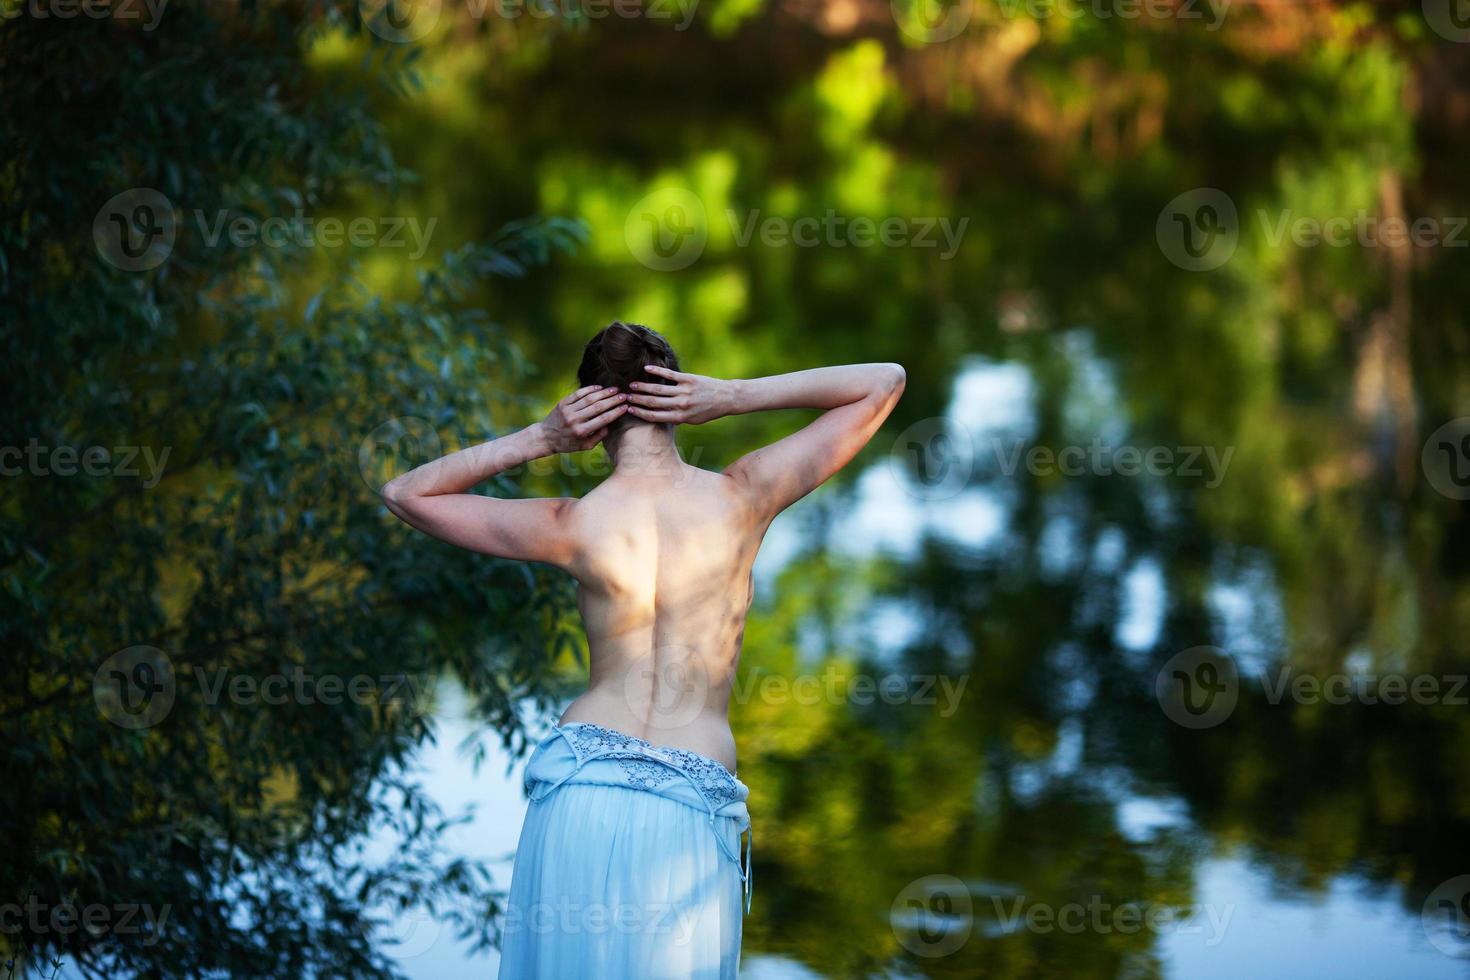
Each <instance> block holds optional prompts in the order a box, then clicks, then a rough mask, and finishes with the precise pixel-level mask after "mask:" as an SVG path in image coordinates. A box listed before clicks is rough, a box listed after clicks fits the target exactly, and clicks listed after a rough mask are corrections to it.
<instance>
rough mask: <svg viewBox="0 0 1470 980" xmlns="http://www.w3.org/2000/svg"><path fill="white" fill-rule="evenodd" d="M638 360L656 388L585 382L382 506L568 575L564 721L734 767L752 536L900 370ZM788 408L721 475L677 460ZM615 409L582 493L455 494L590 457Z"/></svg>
mask: <svg viewBox="0 0 1470 980" xmlns="http://www.w3.org/2000/svg"><path fill="white" fill-rule="evenodd" d="M617 326H619V327H620V328H621V329H622V330H623V331H624V332H626V331H627V330H629V329H631V328H629V327H627V325H623V324H618V325H617ZM608 329H609V330H611V329H613V328H611V327H609V328H608ZM640 329H643V330H645V331H646V329H647V328H640ZM640 343H642V341H640ZM638 363H639V364H640V365H642V370H644V371H647V372H649V374H650V375H652V376H655V377H657V378H661V379H663V380H662V381H660V382H656V383H655V382H654V381H638V380H632V381H626V382H625V383H624V385H623V387H622V388H620V387H609V386H604V385H600V384H589V385H588V386H587V387H584V388H582V389H579V390H578V391H575V392H573V393H572V394H570V395H568V396H566V397H565V398H563V399H562V400H561V401H559V402H558V403H557V405H556V407H555V408H553V409H552V411H551V413H550V414H549V415H547V417H546V419H545V420H544V421H542V422H539V423H536V424H534V425H530V426H527V427H526V428H524V429H521V430H520V431H519V432H514V433H511V434H508V435H505V436H502V437H500V438H498V439H493V440H491V441H489V442H486V443H482V444H480V445H478V446H472V447H470V448H468V449H462V450H460V451H458V452H455V453H450V454H449V455H447V456H444V457H442V458H440V459H437V460H434V461H433V462H430V463H425V464H424V465H423V466H420V467H417V468H416V469H414V470H411V471H410V472H408V473H406V474H404V475H402V476H399V477H395V478H394V479H393V480H391V481H389V482H388V484H387V485H385V486H384V487H383V500H384V502H385V503H386V504H387V506H388V508H389V509H390V510H391V511H392V512H393V513H394V514H396V515H397V516H398V517H399V518H401V519H402V520H404V521H406V522H408V523H409V524H411V525H412V526H414V527H416V528H418V529H419V530H420V531H423V532H425V533H426V534H432V535H434V536H435V537H437V538H440V539H442V540H444V541H448V542H450V543H451V544H455V545H458V546H459V547H462V548H469V549H472V550H474V551H480V552H484V553H485V554H490V555H496V556H499V557H502V558H511V559H516V560H519V561H536V562H546V563H548V564H551V565H555V566H556V567H558V568H562V569H565V570H566V571H568V572H570V573H571V574H572V576H573V577H574V578H576V580H577V582H578V583H579V585H580V593H579V597H578V604H579V606H580V607H581V610H582V618H583V620H584V623H585V625H586V630H587V645H588V648H589V650H590V651H591V661H592V662H591V678H590V685H589V687H588V690H587V692H586V693H585V694H583V695H582V696H581V697H579V698H577V699H576V700H575V701H573V702H572V704H571V706H570V707H568V708H567V710H566V713H565V714H564V715H563V716H562V719H561V720H562V721H563V722H575V721H583V722H591V723H594V724H598V725H602V726H604V727H606V728H611V729H614V730H617V731H620V732H623V733H625V734H628V735H632V736H634V737H637V738H643V739H646V740H647V741H649V742H653V743H655V744H659V745H669V746H673V747H675V748H682V749H689V750H691V751H694V752H699V753H701V754H703V755H707V756H710V757H711V758H714V759H718V760H719V761H720V762H722V763H724V764H725V765H726V766H727V767H728V768H730V769H731V770H732V771H733V770H734V768H735V740H734V738H733V736H732V735H731V733H730V723H729V717H728V712H729V703H730V691H731V688H732V687H733V684H734V678H735V669H736V665H737V664H738V662H739V660H740V644H741V640H742V638H743V637H744V634H745V616H746V613H747V612H748V611H749V609H750V602H751V597H752V596H751V592H752V583H751V568H752V566H753V565H754V563H755V554H756V551H757V550H758V549H759V548H760V543H761V539H762V538H763V537H764V536H765V533H766V528H768V527H769V526H770V524H771V521H772V520H773V519H774V518H775V516H776V515H777V514H779V513H780V512H781V511H782V510H784V509H785V508H787V507H789V506H790V505H791V504H792V503H794V502H796V501H797V500H799V499H800V498H801V497H803V496H804V495H806V494H807V493H810V492H811V491H812V490H813V489H815V488H816V487H818V486H819V485H821V484H822V483H823V482H824V481H825V480H827V479H828V478H829V477H831V476H832V474H834V473H836V472H837V471H838V470H839V469H841V468H842V467H843V466H844V465H846V464H847V462H848V461H849V460H851V459H852V458H853V456H854V455H856V454H857V452H858V450H859V449H861V448H862V447H863V446H864V445H865V444H866V443H867V441H868V440H869V439H870V438H872V436H873V433H875V432H876V431H877V430H878V427H879V426H880V425H882V423H883V420H884V419H885V418H887V417H888V413H889V412H890V411H892V409H893V406H894V403H896V402H897V401H898V398H899V396H900V395H901V394H902V392H903V387H904V371H903V368H902V367H900V366H899V365H897V364H887V363H885V364H850V365H837V366H832V367H823V368H811V369H808V370H805V371H795V372H792V373H790V374H782V375H774V376H771V377H767V378H755V379H750V380H743V381H722V380H720V379H717V378H708V377H705V376H703V375H697V374H686V373H684V372H681V371H677V370H674V369H672V368H669V367H664V366H661V365H656V364H653V363H648V364H643V362H642V361H639V362H638ZM642 376H643V375H641V374H640V375H639V377H642ZM787 408H815V409H818V410H820V411H821V412H822V414H821V415H820V416H819V417H818V418H817V419H816V420H814V421H813V422H811V423H809V424H808V425H806V426H805V427H804V428H802V429H800V430H799V431H797V432H794V433H792V434H791V435H788V436H786V437H784V438H782V439H779V440H777V441H776V442H773V443H771V444H770V445H768V446H763V447H761V448H759V449H756V450H754V451H752V452H749V453H747V454H746V455H744V456H742V457H741V458H740V459H738V460H736V461H735V462H734V463H732V464H731V465H730V466H729V467H728V468H727V469H726V470H725V471H724V472H722V473H712V472H709V471H707V470H702V469H699V468H698V467H695V466H690V465H689V464H687V463H685V462H684V461H683V460H682V459H681V458H680V457H679V454H678V450H677V448H676V446H675V441H674V435H673V433H674V428H675V427H676V426H678V425H682V424H692V425H699V424H702V423H704V422H708V421H711V420H712V419H715V418H720V417H723V416H725V415H736V414H743V413H746V412H755V411H767V410H773V409H787ZM624 414H626V415H627V416H628V418H627V419H626V420H625V421H624V422H623V423H622V424H621V425H620V426H619V427H618V429H619V431H618V432H617V433H616V436H615V441H616V453H615V456H616V463H615V468H614V470H613V473H612V475H611V476H609V477H608V478H607V479H606V480H604V481H603V482H602V484H601V485H600V486H598V487H597V488H596V489H594V490H593V491H592V492H590V493H588V494H587V495H586V496H585V497H582V498H581V499H573V498H570V497H556V498H522V499H504V500H503V499H498V498H494V497H486V496H480V495H477V494H472V493H469V492H467V491H468V490H469V489H470V488H471V487H473V486H475V485H476V484H477V483H480V482H482V481H484V480H487V479H489V478H490V477H492V476H494V475H495V474H497V473H502V472H505V471H506V470H508V469H510V468H512V467H515V466H519V465H520V464H521V463H524V462H526V461H528V460H532V459H539V458H541V457H544V456H548V455H552V454H554V453H559V452H575V451H582V450H586V449H590V448H592V446H594V445H596V444H597V443H598V442H600V441H602V440H603V439H604V438H606V437H608V436H609V435H610V434H611V429H610V426H611V425H612V423H614V422H616V421H617V420H618V419H619V418H620V417H621V416H623V415H624Z"/></svg>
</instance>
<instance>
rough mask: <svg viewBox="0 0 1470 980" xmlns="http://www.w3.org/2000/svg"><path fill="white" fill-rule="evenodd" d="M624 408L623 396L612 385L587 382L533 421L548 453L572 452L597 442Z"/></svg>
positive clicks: (626, 401) (624, 410) (625, 396)
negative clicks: (588, 385) (589, 383)
mask: <svg viewBox="0 0 1470 980" xmlns="http://www.w3.org/2000/svg"><path fill="white" fill-rule="evenodd" d="M627 410H628V396H627V395H625V394H623V393H622V392H620V391H618V389H616V388H604V387H602V386H601V385H591V386H590V387H587V388H579V389H577V390H576V391H574V392H572V393H571V394H570V395H567V396H566V397H565V398H563V399H562V400H561V401H559V402H557V403H556V407H555V408H553V409H552V410H551V412H550V413H549V414H548V415H547V416H546V418H545V419H543V420H542V421H541V422H539V423H537V424H538V425H539V426H540V427H541V437H542V439H544V440H545V444H546V451H547V452H548V453H575V452H581V451H582V450H584V449H591V448H592V447H593V446H595V445H597V444H598V443H599V442H601V441H602V439H603V437H604V436H606V435H607V427H608V425H609V424H610V423H611V422H612V421H613V420H614V419H616V418H618V417H619V416H621V415H622V414H623V413H624V412H626V411H627Z"/></svg>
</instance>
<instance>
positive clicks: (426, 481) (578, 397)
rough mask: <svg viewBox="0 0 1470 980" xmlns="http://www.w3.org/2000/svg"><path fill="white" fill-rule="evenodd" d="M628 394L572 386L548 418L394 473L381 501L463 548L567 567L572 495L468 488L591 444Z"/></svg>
mask: <svg viewBox="0 0 1470 980" xmlns="http://www.w3.org/2000/svg"><path fill="white" fill-rule="evenodd" d="M627 397H628V396H627V395H623V394H620V393H619V392H618V391H617V389H615V388H608V389H603V388H600V387H598V386H596V385H594V386H592V387H590V388H582V389H580V390H578V391H574V392H572V393H571V394H570V395H568V396H566V397H565V398H563V399H562V400H561V401H559V402H558V403H557V404H556V407H555V408H553V409H552V410H551V413H550V414H549V415H547V416H546V418H545V419H544V420H543V421H540V422H536V423H534V424H532V425H529V426H527V427H526V428H524V429H521V430H520V431H519V432H512V433H511V434H510V435H506V436H502V437H500V438H499V439H491V440H490V441H489V442H483V443H480V444H479V445H478V446H471V447H470V448H468V449H461V450H460V451H459V452H456V453H450V454H449V455H448V456H444V457H442V458H440V459H436V460H434V461H433V462H430V463H425V464H424V465H423V466H420V467H418V468H416V469H412V470H409V471H408V472H407V473H405V474H403V475H402V476H399V477H396V478H394V479H393V480H390V481H389V482H388V483H387V485H385V486H384V487H383V502H384V503H385V504H387V505H388V509H389V510H390V511H392V512H393V513H394V514H395V515H396V516H397V517H398V518H399V519H400V520H402V521H403V522H404V523H406V524H409V525H411V526H413V527H415V528H417V529H418V530H420V531H423V532H424V533H425V534H431V535H433V536H434V537H436V538H439V539H440V540H442V541H448V542H449V543H450V544H454V545H458V546H459V547H461V548H468V549H469V550H471V551H482V552H484V553H486V554H490V555H496V556H497V557H500V558H515V559H518V560H521V561H542V562H547V563H549V564H552V565H558V566H562V567H565V566H566V565H567V563H568V562H570V561H571V559H572V557H573V551H574V542H573V540H572V535H571V533H570V531H569V528H568V524H569V522H568V521H567V514H568V510H569V509H570V506H571V504H572V503H573V498H571V497H555V498H541V499H536V498H532V499H524V500H503V499H501V498H498V497H482V496H479V495H477V494H472V493H467V492H466V491H468V490H469V489H470V488H472V487H474V486H475V485H477V484H479V483H483V482H484V481H485V480H488V479H489V478H490V477H492V476H495V475H496V474H498V473H503V472H505V471H506V470H509V469H513V468H515V467H517V466H520V465H521V464H522V463H526V462H529V461H531V460H533V459H540V458H541V457H543V456H554V455H556V454H557V453H565V452H577V451H579V450H583V449H590V448H592V447H593V446H595V445H597V443H598V442H599V441H600V440H601V439H602V437H603V436H604V435H606V433H607V426H608V423H610V422H612V421H613V420H614V419H616V418H617V417H618V416H620V415H622V414H623V412H625V411H626V410H627V404H626V401H627Z"/></svg>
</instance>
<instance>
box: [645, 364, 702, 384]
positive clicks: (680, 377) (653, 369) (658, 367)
mask: <svg viewBox="0 0 1470 980" xmlns="http://www.w3.org/2000/svg"><path fill="white" fill-rule="evenodd" d="M643 370H645V371H647V372H648V373H649V374H656V375H658V376H659V377H661V378H669V379H670V380H673V381H685V380H688V379H689V378H691V377H693V375H689V374H685V373H684V372H683V371H675V370H674V369H673V368H666V367H664V366H663V365H662V364H645V365H643Z"/></svg>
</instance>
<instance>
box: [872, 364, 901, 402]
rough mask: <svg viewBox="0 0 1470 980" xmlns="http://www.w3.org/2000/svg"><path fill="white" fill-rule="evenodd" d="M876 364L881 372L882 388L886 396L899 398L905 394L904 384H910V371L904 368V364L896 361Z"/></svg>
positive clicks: (880, 382) (880, 381)
mask: <svg viewBox="0 0 1470 980" xmlns="http://www.w3.org/2000/svg"><path fill="white" fill-rule="evenodd" d="M876 366H877V368H878V370H879V372H880V373H879V379H880V380H879V384H880V390H881V391H882V392H883V394H884V395H885V396H887V397H889V398H893V399H897V398H898V396H899V395H901V394H903V389H904V385H906V384H908V372H907V371H905V370H904V369H903V365H902V364H898V363H895V362H889V363H887V364H879V365H876Z"/></svg>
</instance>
